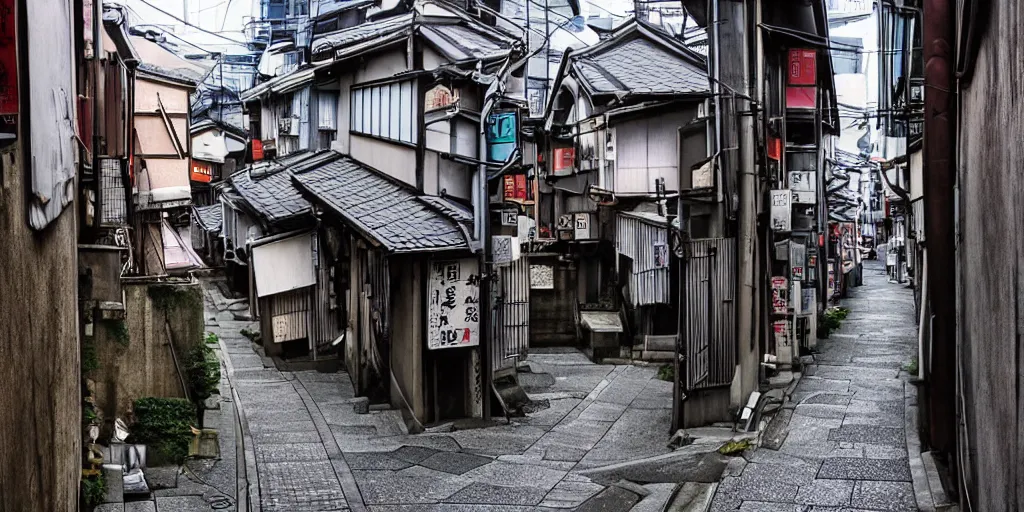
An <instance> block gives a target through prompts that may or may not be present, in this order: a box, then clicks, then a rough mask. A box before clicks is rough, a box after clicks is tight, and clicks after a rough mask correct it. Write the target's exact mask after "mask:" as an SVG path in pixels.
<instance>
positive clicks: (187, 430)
mask: <svg viewBox="0 0 1024 512" xmlns="http://www.w3.org/2000/svg"><path fill="white" fill-rule="evenodd" d="M132 407H133V412H134V415H135V423H133V424H132V427H131V429H130V431H131V436H129V438H128V442H130V443H140V444H145V445H147V446H148V447H149V448H150V450H152V453H153V455H154V456H155V460H156V462H155V463H153V465H157V464H159V463H160V462H170V463H175V464H181V463H182V461H184V460H185V457H187V456H188V445H189V442H190V441H191V440H192V427H193V426H194V425H195V424H196V408H195V405H194V404H193V403H192V402H190V401H188V400H185V399H184V398H140V399H138V400H136V401H135V403H134V404H133V405H132Z"/></svg>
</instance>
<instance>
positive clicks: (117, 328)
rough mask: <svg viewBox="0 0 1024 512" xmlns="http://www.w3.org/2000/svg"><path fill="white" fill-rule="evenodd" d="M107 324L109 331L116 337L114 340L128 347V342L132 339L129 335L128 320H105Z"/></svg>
mask: <svg viewBox="0 0 1024 512" xmlns="http://www.w3.org/2000/svg"><path fill="white" fill-rule="evenodd" d="M104 323H105V324H106V326H107V332H109V333H110V336H111V337H113V338H114V341H116V342H117V344H118V345H121V346H122V347H125V348H128V344H129V343H130V342H131V339H130V337H129V335H128V322H126V321H124V320H108V321H107V322H104Z"/></svg>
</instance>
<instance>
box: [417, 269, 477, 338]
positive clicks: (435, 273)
mask: <svg viewBox="0 0 1024 512" xmlns="http://www.w3.org/2000/svg"><path fill="white" fill-rule="evenodd" d="M479 269H480V264H479V261H478V260H477V259H476V258H463V259H459V260H448V261H434V262H431V264H430V275H429V276H427V278H428V283H429V288H428V293H429V295H428V304H427V348H428V349H430V350H437V349H443V348H458V347H474V346H477V345H479V344H480V270H479Z"/></svg>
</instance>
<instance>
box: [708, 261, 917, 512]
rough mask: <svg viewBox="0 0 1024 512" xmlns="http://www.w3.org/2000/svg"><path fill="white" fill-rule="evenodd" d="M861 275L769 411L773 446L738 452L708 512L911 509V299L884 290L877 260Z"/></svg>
mask: <svg viewBox="0 0 1024 512" xmlns="http://www.w3.org/2000/svg"><path fill="white" fill-rule="evenodd" d="M864 274H865V275H864V286H862V287H858V288H854V289H853V291H852V292H851V296H850V297H849V298H847V299H843V301H842V305H843V306H844V307H847V308H849V310H850V314H849V316H848V317H847V319H846V320H845V321H844V322H843V324H842V327H841V328H840V330H839V331H837V332H835V333H833V334H832V336H831V338H830V339H828V340H822V341H820V342H819V344H818V347H817V348H818V353H817V354H815V356H814V359H815V361H814V364H813V365H810V366H809V367H807V368H806V369H805V371H804V374H803V377H802V379H801V380H800V382H799V384H798V385H797V387H796V388H795V390H794V392H793V394H792V404H791V405H792V406H790V407H787V408H786V409H784V410H783V411H781V412H779V413H778V414H779V417H778V418H777V419H776V420H775V421H779V422H782V424H781V425H776V426H775V427H776V428H780V432H781V435H780V437H781V438H782V439H781V445H776V446H775V447H777V448H778V449H777V450H773V449H770V448H769V447H767V446H762V447H760V448H758V449H757V450H755V451H753V452H749V453H747V454H745V455H744V457H743V458H744V459H745V461H744V463H741V464H740V466H739V468H738V471H736V472H734V473H732V474H734V475H735V476H727V477H726V478H724V479H723V480H722V482H721V483H720V485H719V488H718V491H717V494H716V496H715V499H714V501H713V503H712V507H711V510H713V511H725V510H742V511H778V512H785V511H801V512H808V511H860V510H873V511H895V512H899V511H914V510H918V508H917V504H916V500H915V493H914V485H913V480H914V472H915V471H916V469H915V470H914V471H912V466H915V465H914V464H912V462H911V461H912V460H914V457H910V456H908V453H910V454H913V453H914V450H917V447H916V436H915V434H914V433H913V429H914V424H915V422H914V418H913V415H914V414H915V411H916V396H917V395H916V388H915V387H914V386H913V385H912V384H910V382H909V377H910V376H909V375H908V374H907V372H906V371H905V370H904V368H905V367H906V366H907V365H908V364H909V363H910V362H911V360H912V359H913V358H914V357H915V356H916V353H917V329H916V322H915V319H914V298H913V293H912V290H911V289H909V288H908V287H907V286H906V285H900V284H895V283H889V282H888V281H887V279H886V276H885V267H884V264H883V263H882V262H879V261H867V262H865V265H864ZM787 420H788V425H787V424H785V422H786V421H787ZM908 427H909V431H908ZM908 434H910V435H909V436H908ZM908 447H909V451H908Z"/></svg>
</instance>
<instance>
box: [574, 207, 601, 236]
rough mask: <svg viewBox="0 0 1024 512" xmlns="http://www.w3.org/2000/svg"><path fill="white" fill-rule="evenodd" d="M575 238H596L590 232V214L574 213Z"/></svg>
mask: <svg viewBox="0 0 1024 512" xmlns="http://www.w3.org/2000/svg"><path fill="white" fill-rule="evenodd" d="M573 219H574V220H573V238H574V239H575V240H590V239H591V238H596V237H594V236H593V235H592V233H591V232H590V225H591V222H590V214H589V213H577V214H575V215H573Z"/></svg>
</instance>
